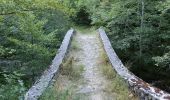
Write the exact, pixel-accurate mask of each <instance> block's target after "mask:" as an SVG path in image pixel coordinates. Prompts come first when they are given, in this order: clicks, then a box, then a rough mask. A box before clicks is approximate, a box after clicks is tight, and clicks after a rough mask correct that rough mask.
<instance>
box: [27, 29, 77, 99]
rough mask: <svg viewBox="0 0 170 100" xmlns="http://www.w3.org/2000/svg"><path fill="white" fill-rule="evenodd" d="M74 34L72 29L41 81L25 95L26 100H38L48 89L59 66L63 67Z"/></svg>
mask: <svg viewBox="0 0 170 100" xmlns="http://www.w3.org/2000/svg"><path fill="white" fill-rule="evenodd" d="M73 34H74V29H70V30H69V31H68V32H67V34H66V35H65V37H64V40H63V42H62V44H61V46H60V48H59V50H58V52H57V54H56V56H55V58H54V59H53V61H52V64H51V65H50V67H49V68H48V69H47V70H46V71H45V72H44V73H43V75H42V76H41V77H40V79H38V80H37V81H36V82H35V84H34V85H33V86H32V87H31V88H30V89H29V90H28V91H27V93H26V95H25V100H37V99H38V98H39V97H40V96H41V95H42V93H43V92H44V90H45V89H46V88H47V87H48V85H49V84H50V82H51V81H52V79H53V77H54V76H55V75H56V74H57V73H58V70H59V66H60V65H61V63H62V61H63V59H64V57H65V55H66V53H67V50H68V47H69V44H70V41H71V38H72V36H73Z"/></svg>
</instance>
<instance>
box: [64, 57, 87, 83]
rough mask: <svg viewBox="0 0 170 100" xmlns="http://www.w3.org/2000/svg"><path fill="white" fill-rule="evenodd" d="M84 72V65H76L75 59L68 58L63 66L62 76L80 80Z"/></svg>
mask: <svg viewBox="0 0 170 100" xmlns="http://www.w3.org/2000/svg"><path fill="white" fill-rule="evenodd" d="M83 71H84V65H81V64H80V65H76V64H75V60H74V57H68V58H67V61H66V62H65V63H63V64H62V65H61V74H62V75H66V76H68V77H69V79H71V80H78V79H79V78H80V77H81V74H82V72H83Z"/></svg>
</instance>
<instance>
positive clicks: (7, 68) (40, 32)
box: [0, 0, 73, 100]
mask: <svg viewBox="0 0 170 100" xmlns="http://www.w3.org/2000/svg"><path fill="white" fill-rule="evenodd" d="M72 12H73V10H72V9H70V8H68V7H66V6H64V4H63V3H60V2H59V1H56V0H1V1H0V81H1V82H0V87H1V89H0V99H2V100H18V99H23V94H24V92H25V91H26V90H27V89H28V88H29V87H30V86H31V85H32V84H33V83H34V81H35V80H36V79H37V77H39V76H40V75H41V73H42V72H43V71H44V70H45V69H46V68H47V67H48V66H49V64H50V63H51V61H52V58H53V57H54V56H55V54H56V49H58V48H59V46H60V44H61V42H62V40H63V37H64V35H65V33H66V31H67V30H68V29H69V28H70V21H69V16H71V15H72ZM16 72H17V75H16ZM9 94H10V95H9Z"/></svg>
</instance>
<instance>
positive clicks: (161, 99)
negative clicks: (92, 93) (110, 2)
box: [98, 28, 170, 100]
mask: <svg viewBox="0 0 170 100" xmlns="http://www.w3.org/2000/svg"><path fill="white" fill-rule="evenodd" d="M98 32H99V35H100V38H101V41H102V43H103V46H104V49H105V51H106V53H107V56H108V58H109V60H110V63H111V64H112V66H113V68H114V70H115V71H116V72H117V74H118V75H120V76H121V77H122V78H123V79H124V80H125V81H126V83H127V84H128V86H129V89H130V90H131V91H133V92H134V93H135V94H136V95H137V96H138V97H139V98H140V100H170V94H169V93H167V92H165V91H163V90H160V89H158V88H156V87H154V86H152V85H150V84H148V83H146V82H145V81H143V80H142V79H140V78H138V77H137V76H135V75H134V74H133V73H131V72H130V71H129V70H128V69H127V68H126V67H125V66H124V65H123V63H122V62H121V60H120V59H119V57H118V56H117V54H116V53H115V51H114V49H113V48H112V45H111V43H110V40H109V38H108V37H107V35H106V33H105V31H104V30H103V29H102V28H100V29H99V30H98Z"/></svg>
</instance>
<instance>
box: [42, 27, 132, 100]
mask: <svg viewBox="0 0 170 100" xmlns="http://www.w3.org/2000/svg"><path fill="white" fill-rule="evenodd" d="M86 32H89V33H86ZM102 53H103V54H105V52H104V50H103V47H102V43H101V42H100V39H99V36H98V34H97V32H96V31H95V32H94V31H90V30H85V31H84V32H80V31H78V32H77V33H76V35H74V37H73V40H72V43H71V46H70V50H69V53H68V54H67V55H68V56H67V57H66V61H69V60H68V59H69V58H71V59H72V60H73V63H72V64H71V65H70V63H69V64H68V65H67V66H66V68H67V67H69V66H72V67H74V68H75V69H74V70H75V71H78V70H79V69H80V67H79V66H80V65H82V66H83V68H84V71H83V73H82V72H81V73H80V74H79V76H80V77H79V79H78V80H77V79H74V78H75V77H73V76H72V78H73V79H70V78H69V77H70V75H64V74H62V72H61V73H60V74H59V76H58V77H57V79H56V82H55V84H54V88H53V89H56V90H57V91H58V92H55V93H53V94H48V92H46V93H47V95H51V96H50V97H53V99H51V100H56V97H57V96H56V95H59V97H63V96H64V97H65V98H67V99H61V100H125V99H126V100H134V99H128V96H129V92H127V91H128V90H127V89H124V87H121V86H122V85H121V86H119V85H120V84H122V83H119V82H117V80H116V78H113V79H108V78H107V77H106V76H105V75H104V74H103V70H102V68H106V66H108V65H109V64H108V65H105V63H103V62H105V59H103V56H102V55H101V54H102ZM82 66H81V67H82ZM109 66H110V67H109V68H110V69H107V70H106V72H109V71H112V70H113V69H112V67H111V65H109ZM61 67H62V66H61ZM77 67H79V69H78V68H77ZM67 71H68V72H69V71H70V70H67ZM111 76H113V77H114V75H111ZM113 83H114V84H118V87H116V88H120V89H122V88H123V90H121V91H123V92H121V91H119V90H118V91H117V90H115V87H114V86H113ZM116 86H117V85H116ZM67 90H68V92H67ZM110 90H111V91H110ZM125 90H127V91H125ZM64 91H66V92H64ZM63 92H64V93H66V94H64V95H61V93H63ZM58 93H59V94H58ZM120 97H124V99H120ZM46 98H49V97H48V96H47V97H46ZM46 98H45V99H42V100H47V99H46Z"/></svg>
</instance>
